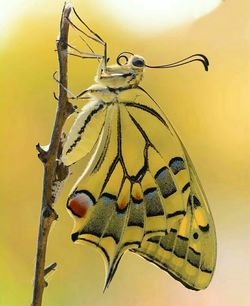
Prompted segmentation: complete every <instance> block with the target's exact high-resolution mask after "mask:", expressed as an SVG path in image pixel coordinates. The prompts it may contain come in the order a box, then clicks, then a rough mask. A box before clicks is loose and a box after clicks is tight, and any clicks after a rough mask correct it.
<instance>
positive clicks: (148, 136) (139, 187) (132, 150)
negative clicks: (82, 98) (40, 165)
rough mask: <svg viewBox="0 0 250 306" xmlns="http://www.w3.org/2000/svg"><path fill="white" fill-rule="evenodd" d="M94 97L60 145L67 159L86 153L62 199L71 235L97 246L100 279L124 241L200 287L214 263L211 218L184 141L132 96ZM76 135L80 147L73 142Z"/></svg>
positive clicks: (109, 274)
mask: <svg viewBox="0 0 250 306" xmlns="http://www.w3.org/2000/svg"><path fill="white" fill-rule="evenodd" d="M100 105H102V103H101V102H95V103H93V104H91V105H90V107H89V108H87V110H88V112H87V113H86V114H85V115H84V117H83V118H79V117H78V119H77V120H78V121H76V124H75V126H76V127H77V129H75V128H74V127H73V128H72V130H71V132H70V133H69V136H68V140H67V141H66V145H65V148H66V149H65V150H64V153H63V154H64V155H63V159H64V160H67V164H68V165H69V164H71V163H73V162H75V161H76V160H78V159H80V158H82V157H83V156H84V154H90V155H91V158H90V159H89V162H88V165H87V167H86V170H85V171H84V173H83V175H82V177H80V178H79V180H78V181H77V183H76V184H75V186H74V188H73V191H72V193H71V196H70V197H69V200H68V204H67V207H68V209H69V211H70V212H71V214H72V216H73V218H74V221H75V225H74V229H73V234H72V239H73V240H74V241H77V242H80V243H81V242H84V243H90V244H92V245H95V246H97V247H98V249H99V250H100V251H101V253H102V255H103V257H104V259H105V263H106V271H107V273H106V274H107V277H106V285H105V287H106V286H108V285H109V283H110V281H111V280H112V277H113V275H114V273H115V271H116V268H117V266H118V264H119V261H120V259H121V257H122V255H123V254H124V252H125V251H126V250H128V249H130V250H132V251H133V252H135V253H137V254H139V255H141V256H143V257H144V258H146V259H147V260H149V261H151V262H153V263H155V264H156V265H158V266H160V267H161V268H163V269H164V270H166V271H168V272H169V273H170V274H171V275H173V276H174V277H175V278H177V279H178V280H179V281H181V282H182V283H183V284H184V285H185V286H187V287H189V288H192V289H197V290H199V289H202V288H205V287H206V286H207V285H208V284H209V282H210V279H211V276H212V273H213V269H214V265H215V254H216V251H215V232H214V225H213V220H212V217H211V214H210V212H209V209H208V206H207V202H206V199H205V197H204V195H203V191H202V190H201V187H200V184H199V182H198V179H197V176H196V174H195V172H194V170H193V166H192V164H191V161H190V159H189V157H188V155H187V153H186V152H185V149H184V147H183V146H182V144H181V142H180V141H179V140H178V137H177V135H176V134H175V132H174V130H173V129H172V128H171V126H170V125H169V123H168V122H167V120H166V119H165V118H164V117H163V116H162V115H161V114H160V112H159V110H158V109H156V108H155V109H154V108H152V107H151V106H148V105H146V104H140V103H134V102H131V101H125V102H123V103H117V104H109V105H102V106H100ZM95 116H96V119H97V121H98V124H97V126H96V128H95V126H94V125H91V120H92V118H94V117H95ZM97 116H99V117H97ZM81 121H82V122H81ZM95 124H96V122H95ZM90 125H91V129H89V133H91V134H92V135H94V136H95V137H94V138H95V139H94V140H91V141H89V140H88V137H87V136H88V134H87V128H88V126H89V127H90ZM79 127H80V129H79ZM152 127H153V128H152ZM93 129H95V130H93ZM79 131H83V133H82V135H79V134H80V133H79ZM85 133H86V140H85V138H84V137H85ZM79 136H81V137H80V140H78V139H79ZM81 142H82V145H86V144H87V145H86V147H85V151H84V152H83V153H82V149H81V148H80V149H79V151H78V150H77V149H76V148H77V145H74V144H76V143H79V144H80V143H81ZM70 148H72V150H71V151H72V152H73V151H74V150H75V152H76V153H75V155H74V154H73V153H72V154H70V153H71V151H70ZM197 235H198V237H197Z"/></svg>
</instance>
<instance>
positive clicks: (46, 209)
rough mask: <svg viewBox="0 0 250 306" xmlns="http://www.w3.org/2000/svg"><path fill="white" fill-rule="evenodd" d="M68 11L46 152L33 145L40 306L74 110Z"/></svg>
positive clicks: (59, 47) (61, 37) (66, 9)
mask: <svg viewBox="0 0 250 306" xmlns="http://www.w3.org/2000/svg"><path fill="white" fill-rule="evenodd" d="M71 10H72V6H71V5H70V4H66V3H65V5H64V8H63V11H62V16H61V23H60V33H59V38H58V40H57V42H56V44H57V51H58V60H59V75H60V84H62V85H59V97H58V106H57V113H56V118H55V123H54V127H53V131H52V136H51V142H50V145H49V146H48V149H47V148H43V147H41V146H40V145H39V144H38V145H37V150H38V153H39V154H38V157H39V158H40V160H41V161H42V162H43V165H44V178H43V194H42V207H41V215H40V225H39V234H38V241H37V253H36V267H35V278H34V290H33V300H32V304H31V305H32V306H41V305H42V298H43V291H44V288H45V287H46V286H47V283H46V282H45V279H44V277H45V275H46V274H47V273H48V272H49V271H51V270H52V269H54V268H55V266H56V263H54V264H52V265H49V266H48V267H47V268H45V258H46V248H47V240H48V235H49V232H50V228H51V224H52V223H53V221H55V220H56V219H57V218H58V216H57V213H56V212H55V210H54V209H53V204H54V202H55V194H54V189H53V186H55V185H60V183H62V182H63V181H64V180H65V179H66V177H67V175H68V168H67V167H65V166H63V165H62V164H61V163H60V162H59V157H60V155H61V147H62V140H61V134H62V128H63V125H64V123H65V121H66V119H67V118H68V116H69V115H70V114H71V113H72V112H73V111H74V108H73V106H72V105H71V103H69V102H68V98H67V92H66V90H65V88H67V87H68V86H67V85H68V82H67V64H68V58H67V43H68V32H69V22H68V20H69V15H70V12H71Z"/></svg>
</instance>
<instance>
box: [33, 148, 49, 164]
mask: <svg viewBox="0 0 250 306" xmlns="http://www.w3.org/2000/svg"><path fill="white" fill-rule="evenodd" d="M36 149H37V151H38V158H39V159H40V160H41V161H42V162H43V163H44V164H45V163H46V162H47V160H48V149H49V146H41V145H40V143H38V144H37V145H36Z"/></svg>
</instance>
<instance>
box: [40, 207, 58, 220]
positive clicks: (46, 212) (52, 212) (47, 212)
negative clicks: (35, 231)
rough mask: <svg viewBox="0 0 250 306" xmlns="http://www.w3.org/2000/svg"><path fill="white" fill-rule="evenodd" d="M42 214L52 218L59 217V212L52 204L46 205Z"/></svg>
mask: <svg viewBox="0 0 250 306" xmlns="http://www.w3.org/2000/svg"><path fill="white" fill-rule="evenodd" d="M42 215H43V217H44V218H51V219H52V220H57V219H58V214H57V213H56V211H55V210H54V209H53V208H52V207H51V206H47V207H45V208H44V209H43V212H42Z"/></svg>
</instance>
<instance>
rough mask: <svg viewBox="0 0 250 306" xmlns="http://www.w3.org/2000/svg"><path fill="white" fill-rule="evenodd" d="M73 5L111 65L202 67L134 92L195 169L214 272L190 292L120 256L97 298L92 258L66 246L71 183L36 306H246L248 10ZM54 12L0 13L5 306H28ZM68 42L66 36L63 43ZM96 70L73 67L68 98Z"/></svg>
mask: <svg viewBox="0 0 250 306" xmlns="http://www.w3.org/2000/svg"><path fill="white" fill-rule="evenodd" d="M133 2H134V3H133ZM200 2H206V4H205V3H200ZM74 5H75V7H76V9H77V11H78V12H79V14H80V15H81V16H82V17H83V18H84V20H85V21H86V22H87V23H88V24H89V25H91V27H92V28H93V29H95V31H96V32H98V33H99V34H101V35H102V36H103V37H104V38H105V40H106V41H107V42H108V46H109V56H110V57H111V61H112V60H114V59H115V56H116V55H117V54H118V53H120V52H122V51H125V50H130V51H133V52H135V53H137V54H141V55H143V56H144V57H145V58H146V59H147V62H148V63H149V64H164V63H169V62H172V61H175V60H178V59H180V58H183V57H185V56H188V55H190V54H193V53H196V52H201V53H204V54H206V55H207V56H208V58H209V60H210V63H211V65H210V70H209V72H208V73H206V72H204V70H203V69H202V68H201V66H200V65H198V64H197V63H195V64H192V65H188V66H184V67H179V68H178V69H172V70H158V69H155V70H148V71H146V73H145V78H144V81H143V86H144V88H146V89H147V90H148V91H149V92H150V93H151V94H152V95H153V97H154V98H155V99H156V100H157V101H158V102H159V103H160V105H161V106H162V108H163V109H164V110H165V112H166V114H167V116H168V117H169V119H170V120H171V122H172V123H173V125H174V126H175V128H176V130H177V131H178V133H179V135H180V137H181V139H182V141H183V142H184V144H185V145H186V147H187V150H188V151H189V153H190V155H191V157H192V159H193V162H194V164H195V166H196V170H197V172H198V174H199V176H200V179H201V181H202V184H203V187H204V189H205V191H206V194H207V197H208V199H209V202H210V207H211V210H212V212H213V216H214V220H215V224H216V229H217V238H218V261H217V267H216V271H215V274H214V278H213V280H212V282H211V285H210V286H209V287H208V289H206V290H204V291H200V292H193V291H190V290H188V289H186V288H184V287H183V286H182V285H181V284H180V283H178V282H177V281H175V280H174V279H172V278H171V277H170V276H169V275H168V274H166V273H165V272H163V271H162V270H160V269H159V268H157V267H155V266H154V265H152V264H150V263H148V262H146V261H145V260H143V259H141V258H140V257H138V256H135V255H133V254H130V253H126V254H125V255H124V257H123V259H122V262H121V264H120V267H119V269H118V271H117V273H116V276H115V278H114V280H113V282H112V284H111V286H110V288H109V289H108V290H107V291H106V293H105V294H103V293H102V289H103V283H104V266H103V262H102V258H101V256H100V255H99V253H98V252H97V251H96V250H95V249H94V248H91V247H87V246H86V247H84V246H80V245H74V244H73V243H72V242H71V240H70V233H71V229H72V220H71V218H70V217H69V215H68V213H67V212H66V209H65V201H66V197H67V192H68V191H69V189H70V188H71V185H72V180H69V181H68V182H67V184H66V185H65V190H64V192H63V193H62V195H61V196H60V198H59V201H58V202H57V204H56V210H57V212H58V213H59V216H60V217H59V220H58V221H57V222H56V224H54V226H53V229H52V231H51V234H50V237H49V245H48V255H47V263H50V262H52V261H56V262H57V263H58V269H57V272H56V273H54V275H52V276H51V277H50V278H49V287H48V288H46V290H45V295H44V305H46V306H57V305H60V306H64V305H67V306H68V305H72V306H73V305H74V306H86V305H87V306H89V305H93V306H124V305H135V306H151V305H157V306H165V305H168V306H175V305H178V306H184V305H185V306H189V305H190V306H235V305H238V306H248V305H250V293H249V288H250V222H249V218H250V203H249V201H250V188H249V185H250V143H249V131H250V118H249V117H250V81H249V80H250V78H249V75H250V2H249V0H239V1H233V0H226V1H223V2H221V3H220V1H214V0H207V1H156V0H154V1H139V0H138V1H112V0H106V1H101V0H92V1H82V0H78V1H74ZM62 6H63V1H59V0H58V1H49V0H43V1H38V0H35V1H31V0H26V1H21V0H19V1H17V0H16V1H14V0H10V1H8V2H5V3H2V4H1V13H0V14H1V16H0V17H1V18H0V20H1V21H0V37H1V45H0V55H1V93H0V100H1V102H0V109H1V120H0V133H1V135H0V136H1V137H0V148H1V149H0V163H1V171H0V190H1V193H0V194H1V213H0V237H1V246H0V271H1V272H0V275H1V277H0V278H1V280H0V305H3V306H21V305H30V301H31V292H32V280H33V270H34V258H35V248H36V238H37V230H38V220H39V212H40V202H41V186H42V175H43V169H42V165H41V163H40V162H39V160H38V159H37V154H36V151H35V144H36V143H37V142H40V143H41V144H47V143H48V142H49V138H50V132H51V128H52V125H53V120H54V115H55V109H56V103H55V101H54V99H53V95H52V93H53V91H54V90H56V88H57V85H56V84H55V82H54V81H53V79H52V73H53V72H54V71H55V70H56V69H57V56H56V52H54V49H55V39H56V37H57V34H58V27H59V19H60V13H61V9H62ZM72 35H73V34H72ZM75 42H76V38H73V36H72V38H71V43H72V44H74V43H75ZM82 47H83V48H84V46H83V45H82ZM96 67H97V63H96V62H94V61H92V62H91V63H89V62H86V61H83V60H79V59H74V60H71V62H70V89H71V90H72V91H74V92H75V93H78V92H79V91H80V90H83V89H84V88H86V87H87V86H89V85H90V84H91V83H92V82H93V77H94V74H95V69H96ZM77 171H78V172H77ZM79 172H80V169H78V170H76V173H79Z"/></svg>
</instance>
